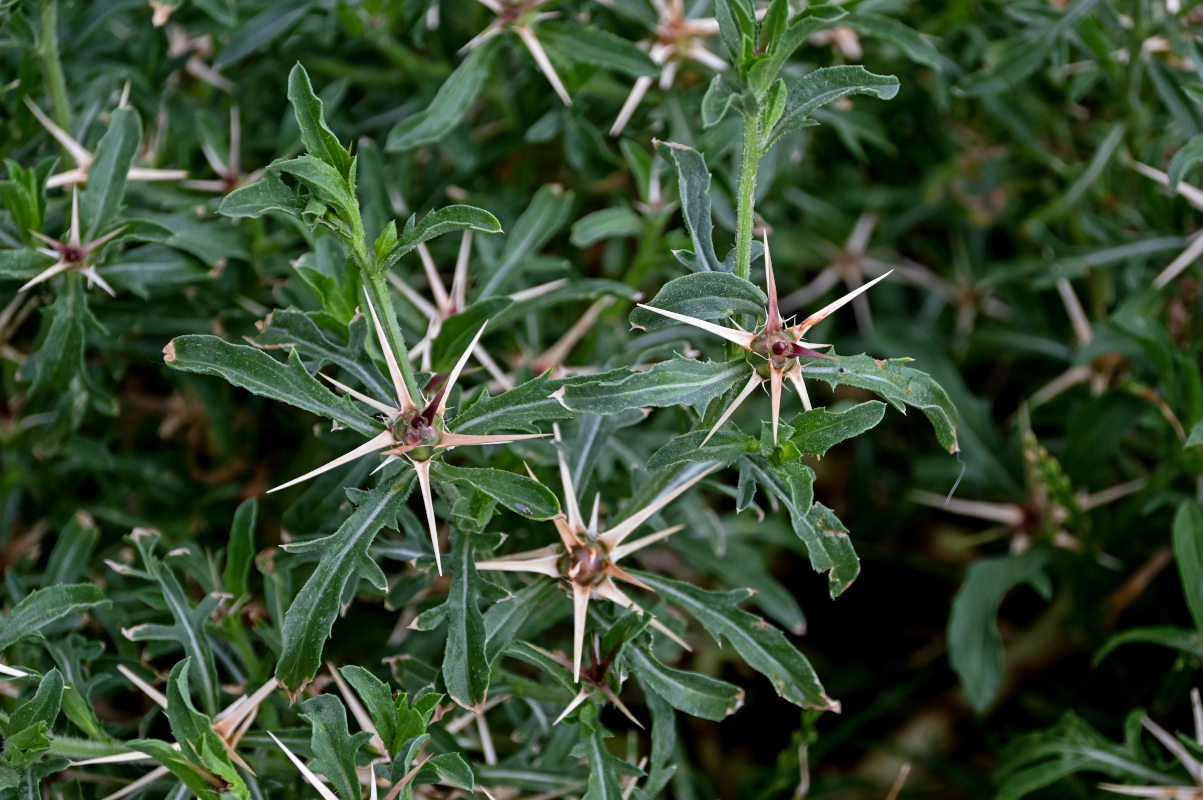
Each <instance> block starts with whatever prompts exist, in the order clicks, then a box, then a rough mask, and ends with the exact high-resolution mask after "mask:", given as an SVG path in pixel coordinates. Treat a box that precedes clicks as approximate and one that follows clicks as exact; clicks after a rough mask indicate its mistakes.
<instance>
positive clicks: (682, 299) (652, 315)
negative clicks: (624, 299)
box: [630, 272, 769, 331]
mask: <svg viewBox="0 0 1203 800" xmlns="http://www.w3.org/2000/svg"><path fill="white" fill-rule="evenodd" d="M768 302H769V300H768V297H766V296H765V293H764V292H762V291H760V287H759V286H757V285H756V284H754V283H752V282H751V281H747V280H744V279H743V278H740V277H738V276H736V275H732V274H731V273H729V272H695V273H693V274H692V275H682V276H681V277H680V278H675V279H673V280H671V281H669V282H668V283H666V284H664V286H663V287H662V288H661V289H660V291H659V292H657V293H656V296H655V297H653V298H652V299H651V300H650V301H648V302H647V303H646V305H649V306H652V307H654V308H662V309H664V310H665V311H672V312H674V313H677V314H684V315H685V316H688V317H697V318H698V319H702V320H706V321H707V322H723V321H725V320H726V319H727V318H728V317H736V316H742V315H746V316H751V317H755V318H756V320H757V324H759V323H760V321H762V320H763V319H764V318H765V315H766V314H767V311H766V310H765V309H766V306H768ZM630 321H631V325H632V326H634V327H636V328H643V329H645V330H649V331H655V330H661V329H663V328H670V327H672V326H674V325H680V324H681V323H680V322H677V321H676V320H674V319H670V318H669V317H666V316H664V315H663V314H657V313H656V312H654V311H648V310H647V309H645V308H636V309H635V310H634V311H632V312H631V317H630Z"/></svg>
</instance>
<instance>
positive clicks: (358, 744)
mask: <svg viewBox="0 0 1203 800" xmlns="http://www.w3.org/2000/svg"><path fill="white" fill-rule="evenodd" d="M301 707H302V708H304V709H305V713H304V714H302V715H301V716H302V717H303V718H304V719H305V721H307V722H308V723H309V725H310V726H311V727H312V729H313V730H312V733H311V734H310V738H309V746H310V747H311V748H312V749H313V760H312V761H311V762H309V767H310V769H313V770H315V771H317V772H320V773H321V774H323V775H325V776H326V777H327V778H328V779H329V780H330V783H331V784H333V786H334V791H335V793H336V794H337V795H338V796H339V797H340V798H342V800H359V799H360V798H361V797H362V796H363V795H362V793H361V792H360V790H359V773H358V772H357V771H356V767H355V756H356V754H357V753H358V752H359V750H360V749H361V748H362V747H363V746H364V745H365V744H367V742H368V741H369V740H370V739H371V738H372V734H371V732H369V731H360V732H359V733H356V734H355V735H354V736H352V735H351V732H350V730H349V729H348V728H347V710H346V708H344V707H343V704H342V701H341V700H339V699H338V698H337V697H335V696H334V695H332V694H319V695H318V696H317V697H311V698H309V699H308V700H306V701H305V702H304V703H303V704H302V706H301Z"/></svg>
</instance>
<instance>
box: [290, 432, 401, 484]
mask: <svg viewBox="0 0 1203 800" xmlns="http://www.w3.org/2000/svg"><path fill="white" fill-rule="evenodd" d="M392 443H393V434H392V433H390V432H389V431H381V432H380V433H378V434H376V435H375V436H373V437H372V438H371V439H368V440H367V441H366V442H364V443H363V444H361V445H360V446H359V447H356V448H355V449H354V450H352V451H351V452H349V453H344V454H343V455H341V456H339V457H338V458H336V459H334V460H333V461H330V462H327V463H325V464H323V465H322V466H320V467H318V468H317V469H315V470H311V471H309V472H306V473H305V474H304V475H302V476H301V477H299V478H293V479H292V480H290V481H289V482H288V483H282V484H280V485H279V486H277V487H275V488H274V489H268V490H267V493H268V494H271V493H272V492H278V491H280V490H281V489H287V488H288V487H289V486H295V485H297V484H298V483H301V482H302V481H307V480H309V479H310V478H312V477H314V476H316V475H321V474H322V473H323V472H329V471H330V470H332V469H334V468H335V467H341V466H342V465H343V464H346V463H348V462H350V461H354V460H355V459H357V458H362V457H363V456H366V455H368V454H369V453H375V452H377V451H379V450H384V449H385V448H386V447H388V446H389V445H391V444H392Z"/></svg>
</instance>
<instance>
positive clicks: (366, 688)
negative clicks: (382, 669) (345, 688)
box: [338, 664, 425, 755]
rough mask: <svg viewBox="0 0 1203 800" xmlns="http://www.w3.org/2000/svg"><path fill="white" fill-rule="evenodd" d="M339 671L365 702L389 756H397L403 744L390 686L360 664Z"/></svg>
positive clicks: (340, 668)
mask: <svg viewBox="0 0 1203 800" xmlns="http://www.w3.org/2000/svg"><path fill="white" fill-rule="evenodd" d="M338 671H339V672H340V673H341V674H342V676H343V677H344V678H346V679H347V683H349V684H351V688H353V689H354V690H355V694H357V695H359V699H360V700H362V701H363V705H364V707H365V708H366V709H367V711H368V714H369V715H370V716H371V717H372V723H373V724H375V726H376V732H377V733H379V734H380V740H381V741H382V742H384V746H385V748H387V749H388V751H389V755H396V754H397V752H398V751H399V750H400V745H401V742H398V741H397V730H398V725H397V706H396V705H395V704H394V701H393V693H392V692H391V691H389V688H388V685H387V684H385V682H384V681H382V680H380V679H379V678H377V677H376V676H375V675H373V674H372V673H371V672H369V671H368V670H367V669H365V668H363V667H361V666H359V665H358V664H348V665H347V666H345V667H339V668H338ZM424 730H425V726H423V731H422V732H424ZM406 738H409V737H406Z"/></svg>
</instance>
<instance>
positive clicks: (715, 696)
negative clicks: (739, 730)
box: [623, 646, 744, 722]
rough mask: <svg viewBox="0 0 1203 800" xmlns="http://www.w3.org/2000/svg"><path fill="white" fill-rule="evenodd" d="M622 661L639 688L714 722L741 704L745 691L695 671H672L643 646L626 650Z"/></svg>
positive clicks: (675, 706) (678, 708) (726, 715)
mask: <svg viewBox="0 0 1203 800" xmlns="http://www.w3.org/2000/svg"><path fill="white" fill-rule="evenodd" d="M623 658H624V659H625V660H626V662H627V663H628V664H630V666H631V672H632V673H634V675H635V676H636V677H637V678H639V682H640V683H641V684H642V685H644V686H646V687H647V688H648V689H651V690H652V691H654V692H655V693H656V694H658V695H660V696H661V697H663V698H664V699H665V700H667V701H668V702H669V703H670V704H671V705H672V707H673V708H675V709H677V710H679V711H684V712H685V713H686V714H691V715H693V716H695V717H701V718H702V719H709V720H714V721H716V722H717V721H718V720H721V719H725V718H727V717H729V716H730V715H732V714H734V713H735V712H736V711H738V710H739V708H740V706H742V705H743V704H744V692H743V689H740V688H739V687H738V686H736V685H734V684H731V683H727V682H726V681H723V680H718V679H717V678H711V677H710V676H708V675H703V674H701V673H698V672H687V671H685V670H679V669H673V668H672V667H669V666H666V665H664V664H662V663H660V660H659V659H658V658H656V656H655V655H653V654H652V652H651V651H650V650H647V649H645V648H643V647H637V646H632V647H627V648H625V649H624V650H623Z"/></svg>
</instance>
